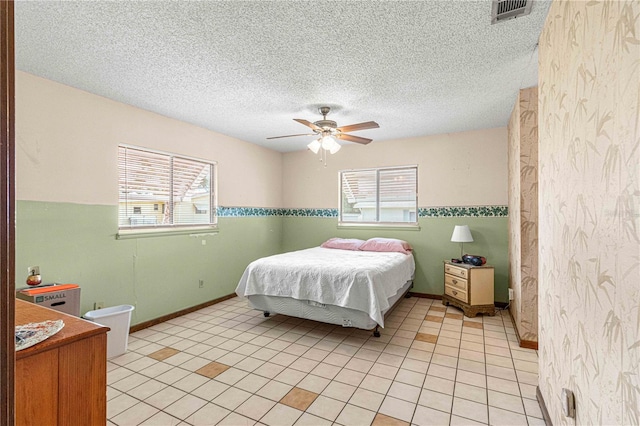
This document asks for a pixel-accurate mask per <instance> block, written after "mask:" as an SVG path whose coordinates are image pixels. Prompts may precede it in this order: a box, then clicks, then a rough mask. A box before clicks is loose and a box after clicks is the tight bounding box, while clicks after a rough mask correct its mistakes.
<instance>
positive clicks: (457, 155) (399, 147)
mask: <svg viewBox="0 0 640 426" xmlns="http://www.w3.org/2000/svg"><path fill="white" fill-rule="evenodd" d="M318 158H319V157H318V155H314V154H313V153H312V152H311V151H298V152H292V153H287V154H285V155H284V159H283V191H284V206H283V207H285V208H337V207H338V191H339V187H338V172H339V171H340V170H345V169H359V168H367V167H382V166H398V165H414V164H417V165H418V174H419V176H418V182H419V183H418V185H419V187H418V204H419V206H420V207H427V206H428V207H431V206H475V205H506V204H507V129H506V128H496V129H487V130H476V131H470V132H462V133H449V134H444V135H436V136H424V137H420V138H413V139H399V140H394V141H387V142H376V141H375V140H374V141H373V142H372V143H370V144H368V145H357V144H346V145H343V147H342V149H341V150H340V151H339V152H338V153H336V154H334V155H328V157H327V166H326V167H325V166H324V165H323V163H322V162H320V161H319V160H318Z"/></svg>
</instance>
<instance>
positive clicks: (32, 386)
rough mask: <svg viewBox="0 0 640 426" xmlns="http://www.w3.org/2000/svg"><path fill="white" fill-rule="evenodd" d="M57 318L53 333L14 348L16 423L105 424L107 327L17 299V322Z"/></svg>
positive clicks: (37, 424)
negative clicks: (59, 324) (61, 324)
mask: <svg viewBox="0 0 640 426" xmlns="http://www.w3.org/2000/svg"><path fill="white" fill-rule="evenodd" d="M59 319H61V320H63V321H64V328H63V329H62V330H60V331H59V332H58V333H57V334H55V335H54V336H51V337H49V338H48V339H47V340H45V341H43V342H40V343H38V344H36V345H34V346H31V347H30V348H26V349H24V350H21V351H18V352H16V367H15V368H16V370H15V383H16V410H15V411H16V425H20V426H22V425H34V426H43V425H47V426H50V425H87V426H88V425H100V426H104V425H105V424H106V422H107V331H109V328H108V327H102V326H100V325H97V324H94V323H92V322H89V321H85V320H83V319H80V318H77V317H74V316H71V315H67V314H65V313H62V312H58V311H54V310H52V309H49V308H44V307H42V306H38V305H35V304H33V303H28V302H25V301H22V300H16V325H23V324H27V323H31V322H42V321H46V320H59Z"/></svg>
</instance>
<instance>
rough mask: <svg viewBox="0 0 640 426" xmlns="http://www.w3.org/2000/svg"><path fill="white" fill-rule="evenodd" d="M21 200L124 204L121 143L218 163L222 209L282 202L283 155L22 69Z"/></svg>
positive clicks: (18, 108)
mask: <svg viewBox="0 0 640 426" xmlns="http://www.w3.org/2000/svg"><path fill="white" fill-rule="evenodd" d="M16 99H17V102H16V135H17V140H16V174H17V177H16V182H17V190H16V194H17V198H18V199H19V200H31V201H53V202H70V203H78V204H96V205H117V204H118V185H117V167H116V160H117V146H118V144H120V143H126V144H131V145H138V146H142V147H147V148H153V149H156V150H162V151H167V152H172V153H178V154H183V155H188V156H193V157H197V158H202V159H206V160H213V161H216V162H217V163H218V203H219V204H220V205H221V206H241V207H253V206H255V207H280V206H281V205H282V175H281V171H282V154H281V153H279V152H276V151H272V150H269V149H266V148H262V147H259V146H256V145H253V144H250V143H247V142H244V141H240V140H238V139H234V138H231V137H228V136H224V135H221V134H219V133H215V132H212V131H209V130H206V129H203V128H201V127H198V126H194V125H191V124H187V123H184V122H181V121H178V120H174V119H171V118H167V117H164V116H161V115H158V114H154V113H151V112H148V111H144V110H141V109H139V108H134V107H132V106H129V105H125V104H122V103H119V102H115V101H112V100H109V99H107V98H103V97H100V96H96V95H93V94H90V93H87V92H84V91H81V90H78V89H74V88H71V87H69V86H65V85H62V84H58V83H55V82H53V81H50V80H45V79H42V78H39V77H36V76H33V75H31V74H27V73H24V72H20V71H18V72H17V73H16Z"/></svg>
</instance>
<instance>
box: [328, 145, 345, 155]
mask: <svg viewBox="0 0 640 426" xmlns="http://www.w3.org/2000/svg"><path fill="white" fill-rule="evenodd" d="M333 144H334V145H333V146H332V147H331V148H330V149H329V153H331V154H335V153H336V152H338V151H340V148H342V147H341V146H340V144H339V143H338V142H334V143H333Z"/></svg>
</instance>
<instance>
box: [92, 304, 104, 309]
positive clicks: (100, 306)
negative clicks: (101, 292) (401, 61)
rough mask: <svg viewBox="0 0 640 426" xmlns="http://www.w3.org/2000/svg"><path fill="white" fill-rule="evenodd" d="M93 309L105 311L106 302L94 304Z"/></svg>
mask: <svg viewBox="0 0 640 426" xmlns="http://www.w3.org/2000/svg"><path fill="white" fill-rule="evenodd" d="M93 309H104V302H95V303H94V304H93Z"/></svg>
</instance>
